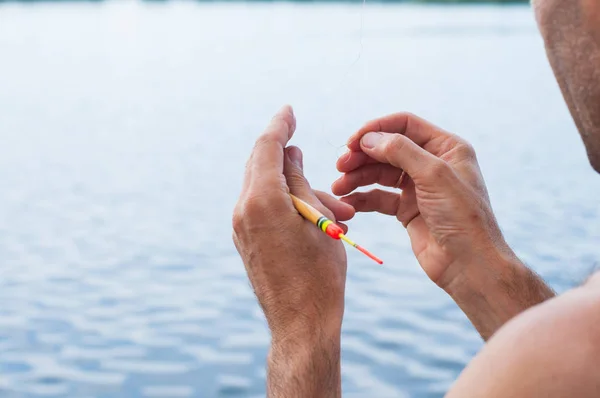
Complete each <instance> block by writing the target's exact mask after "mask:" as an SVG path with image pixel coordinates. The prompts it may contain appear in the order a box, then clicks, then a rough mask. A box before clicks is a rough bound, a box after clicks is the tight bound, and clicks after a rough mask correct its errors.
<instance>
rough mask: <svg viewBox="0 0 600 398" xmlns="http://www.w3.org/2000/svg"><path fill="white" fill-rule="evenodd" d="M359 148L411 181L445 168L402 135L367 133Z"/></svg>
mask: <svg viewBox="0 0 600 398" xmlns="http://www.w3.org/2000/svg"><path fill="white" fill-rule="evenodd" d="M360 147H361V149H362V150H363V152H364V153H366V154H367V155H368V156H370V157H371V158H373V159H375V160H377V161H379V162H381V163H387V164H390V165H392V166H394V167H398V168H400V169H402V170H404V171H406V172H407V173H408V175H409V176H410V177H411V178H412V179H413V180H415V179H419V178H420V177H422V176H424V174H425V175H426V174H427V173H428V172H434V173H435V172H437V171H439V169H440V168H443V167H444V166H447V165H446V163H445V162H444V161H443V160H441V159H439V158H437V157H436V156H434V155H432V154H431V153H429V152H427V151H426V150H425V149H423V148H421V147H420V146H418V145H417V144H416V143H415V142H414V141H412V140H411V139H410V138H408V137H406V136H404V135H402V134H389V133H367V134H365V135H364V136H363V137H362V138H361V140H360Z"/></svg>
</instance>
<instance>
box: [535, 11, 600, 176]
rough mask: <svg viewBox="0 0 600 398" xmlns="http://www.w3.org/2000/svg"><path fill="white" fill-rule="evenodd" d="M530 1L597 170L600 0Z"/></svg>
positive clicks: (599, 166) (599, 145)
mask: <svg viewBox="0 0 600 398" xmlns="http://www.w3.org/2000/svg"><path fill="white" fill-rule="evenodd" d="M532 3H533V6H534V10H535V13H536V17H537V21H538V25H539V28H540V32H541V33H542V37H543V38H544V42H545V46H546V53H547V55H548V59H549V60H550V64H551V65H552V69H553V70H554V75H555V76H556V80H557V81H558V84H559V85H560V88H561V91H562V93H563V96H564V98H565V100H566V102H567V105H568V106H569V110H570V111H571V115H572V116H573V119H574V120H575V124H576V125H577V128H578V130H579V132H580V134H581V136H582V138H583V142H584V144H585V146H586V149H587V153H588V157H589V159H590V162H591V164H592V166H593V167H594V169H596V171H598V172H600V2H598V1H597V0H569V1H564V0H533V1H532Z"/></svg>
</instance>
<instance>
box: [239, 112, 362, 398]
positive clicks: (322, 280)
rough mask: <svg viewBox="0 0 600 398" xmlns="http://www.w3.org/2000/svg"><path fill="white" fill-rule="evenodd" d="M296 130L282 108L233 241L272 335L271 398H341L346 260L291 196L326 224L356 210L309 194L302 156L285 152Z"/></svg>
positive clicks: (263, 144)
mask: <svg viewBox="0 0 600 398" xmlns="http://www.w3.org/2000/svg"><path fill="white" fill-rule="evenodd" d="M294 129H295V119H294V115H293V113H292V110H291V108H289V107H284V108H283V109H282V110H281V111H279V113H278V114H277V115H276V116H275V117H274V118H273V120H272V121H271V124H270V125H269V127H267V129H266V130H265V132H264V133H263V135H262V136H261V137H260V138H259V139H258V140H257V142H256V146H255V147H254V151H253V152H252V155H251V157H250V160H249V161H248V164H247V166H246V177H245V180H244V186H243V189H242V193H241V196H240V199H239V201H238V204H237V206H236V208H235V211H234V215H233V229H234V233H233V240H234V242H235V245H236V247H237V249H238V252H239V253H240V255H241V257H242V259H243V261H244V265H245V266H246V271H247V273H248V276H249V278H250V282H251V283H252V287H253V288H254V291H255V293H256V296H257V298H258V301H259V303H260V305H261V307H262V309H263V311H264V313H265V316H266V319H267V322H268V324H269V328H270V330H271V335H272V343H271V350H270V352H269V364H268V375H267V392H268V396H269V397H300V396H301V397H339V396H341V379H340V334H341V323H342V317H343V314H344V289H345V283H346V252H345V249H344V247H343V245H342V243H341V242H340V241H336V240H333V239H331V238H329V237H327V236H325V235H324V234H323V233H322V232H321V231H320V230H319V229H318V228H317V227H316V226H314V225H312V224H311V223H309V222H308V221H306V220H305V219H304V218H303V217H302V216H301V215H300V214H298V212H297V211H296V209H295V208H294V206H293V204H292V200H291V198H290V196H289V193H292V194H294V195H295V196H297V197H299V198H301V199H303V200H304V201H306V202H308V203H310V204H311V205H312V206H314V207H315V208H317V209H318V210H320V211H321V212H322V213H323V214H324V215H325V216H326V217H328V218H330V219H331V220H342V221H344V220H348V219H350V218H352V216H353V215H354V209H352V207H351V206H349V205H347V204H344V203H342V202H339V201H338V200H336V199H334V198H333V197H331V196H329V195H326V194H324V193H321V192H316V193H315V192H314V191H313V190H312V189H311V188H310V186H309V184H308V182H307V181H306V179H305V178H304V176H303V172H302V152H301V151H300V149H298V148H296V147H289V148H285V146H286V145H287V142H288V141H289V140H290V138H291V137H292V134H293V133H294ZM284 148H285V149H284ZM344 228H345V227H344Z"/></svg>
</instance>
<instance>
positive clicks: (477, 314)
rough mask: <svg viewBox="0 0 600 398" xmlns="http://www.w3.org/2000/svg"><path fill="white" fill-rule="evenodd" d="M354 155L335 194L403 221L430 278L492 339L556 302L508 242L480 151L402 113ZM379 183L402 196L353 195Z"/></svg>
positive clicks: (367, 130) (360, 143) (358, 142)
mask: <svg viewBox="0 0 600 398" xmlns="http://www.w3.org/2000/svg"><path fill="white" fill-rule="evenodd" d="M348 149H349V150H350V151H349V152H348V153H346V154H345V155H343V156H342V157H340V159H339V160H338V163H337V167H338V170H339V171H340V172H342V173H343V175H342V177H341V178H340V179H338V180H337V181H336V182H334V184H333V186H332V191H333V193H334V194H336V195H347V196H345V197H343V198H342V200H343V201H345V202H346V203H349V204H351V205H352V206H353V207H354V208H355V209H356V211H359V212H372V211H375V212H379V213H382V214H387V215H392V216H395V217H396V218H397V219H398V221H400V223H402V225H403V226H404V227H405V228H406V230H407V232H408V235H409V237H410V240H411V245H412V249H413V252H414V253H415V256H416V257H417V260H418V261H419V263H420V264H421V267H422V268H423V270H424V271H425V273H426V274H427V275H428V276H429V277H430V278H431V280H432V281H433V282H435V283H436V284H437V285H438V286H439V287H441V288H442V289H444V290H445V291H446V292H447V293H448V294H449V295H450V296H451V297H452V298H453V299H454V301H455V302H456V303H457V304H458V305H459V306H460V308H461V309H462V310H463V311H464V313H465V314H466V315H467V316H468V317H469V319H470V320H471V322H472V323H473V325H474V326H475V327H476V328H477V330H478V331H479V333H480V334H481V336H482V337H483V338H484V339H486V340H487V339H488V338H489V337H490V336H492V335H493V334H494V333H495V332H496V331H497V330H498V329H499V328H500V327H501V326H502V325H504V324H505V323H506V322H507V321H508V320H510V319H511V318H513V317H514V316H516V315H517V314H519V313H521V312H522V311H524V310H526V309H527V308H530V307H532V306H534V305H536V304H539V303H541V302H543V301H545V300H547V299H549V298H551V297H553V296H554V293H553V292H552V290H551V289H550V288H549V287H548V286H546V284H545V283H544V282H543V280H542V279H541V278H539V277H538V276H537V275H536V274H535V273H534V272H532V271H531V270H530V269H528V268H527V267H526V266H525V265H524V264H523V263H522V262H521V261H520V260H519V259H518V257H517V256H516V255H515V253H514V252H513V251H512V250H511V249H510V247H509V246H508V244H507V243H506V241H505V240H504V237H503V236H502V233H501V231H500V227H499V226H498V223H497V221H496V218H495V217H494V213H493V211H492V207H491V204H490V199H489V197H488V193H487V189H486V186H485V182H484V180H483V176H482V175H481V171H480V169H479V165H478V163H477V158H476V156H475V151H474V150H473V148H472V147H471V146H470V145H469V143H467V142H466V141H464V140H463V139H462V138H460V137H458V136H456V135H453V134H450V133H449V132H446V131H444V130H442V129H440V128H438V127H437V126H434V125H432V124H430V123H428V122H427V121H425V120H423V119H421V118H419V117H417V116H414V115H411V114H407V113H398V114H395V115H390V116H387V117H383V118H381V119H377V120H374V121H372V122H369V123H367V124H366V125H365V126H364V127H363V128H362V129H360V130H359V131H358V132H357V133H356V134H354V135H353V136H352V137H351V138H350V140H349V142H348ZM403 173H406V174H405V175H403ZM375 183H377V184H380V185H383V186H388V187H393V188H399V190H398V191H395V192H390V191H382V190H378V189H376V190H373V191H370V192H354V193H353V191H354V190H355V189H357V188H358V187H361V186H367V185H371V184H375Z"/></svg>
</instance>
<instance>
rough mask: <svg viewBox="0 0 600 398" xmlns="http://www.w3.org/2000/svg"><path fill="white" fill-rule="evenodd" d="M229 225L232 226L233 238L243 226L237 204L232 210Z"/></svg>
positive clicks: (242, 219) (242, 217) (242, 218)
mask: <svg viewBox="0 0 600 398" xmlns="http://www.w3.org/2000/svg"><path fill="white" fill-rule="evenodd" d="M231 225H232V226H233V235H234V240H235V236H236V235H237V234H238V233H240V232H241V231H242V229H243V226H244V216H243V214H242V212H241V211H240V209H239V206H236V208H235V210H234V211H233V216H232V217H231Z"/></svg>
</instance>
